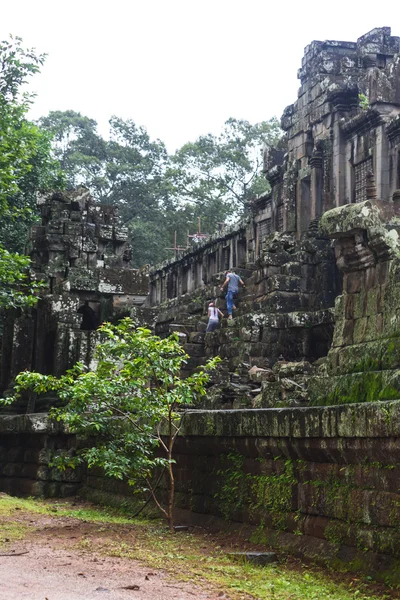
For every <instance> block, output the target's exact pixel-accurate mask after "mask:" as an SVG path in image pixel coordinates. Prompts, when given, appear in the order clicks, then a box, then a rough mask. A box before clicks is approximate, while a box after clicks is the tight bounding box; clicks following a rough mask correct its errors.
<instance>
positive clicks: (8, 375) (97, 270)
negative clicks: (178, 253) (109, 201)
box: [0, 189, 151, 412]
mask: <svg viewBox="0 0 400 600" xmlns="http://www.w3.org/2000/svg"><path fill="white" fill-rule="evenodd" d="M38 206H39V208H40V211H41V217H42V223H41V225H38V226H35V227H33V228H32V232H31V239H30V244H29V248H28V252H29V255H30V257H31V260H32V265H31V267H32V268H31V277H32V279H34V280H37V281H42V282H43V283H44V284H45V287H44V289H43V290H42V292H41V293H40V300H39V302H38V304H37V305H36V306H35V308H33V309H32V310H31V311H30V312H29V313H26V314H22V315H21V313H20V312H19V311H17V310H15V311H11V310H10V311H7V313H6V315H5V319H4V326H3V331H2V348H1V370H0V391H1V392H4V391H5V390H7V388H8V386H10V384H12V381H13V378H14V377H15V376H16V375H17V374H18V373H19V372H20V371H22V370H24V369H28V370H36V371H38V372H40V373H45V374H54V375H57V376H59V375H62V374H63V373H65V371H66V370H67V369H68V368H71V367H72V366H73V365H74V364H75V363H76V362H77V361H81V362H83V363H85V364H87V365H89V364H90V363H91V361H92V359H93V354H94V348H95V343H96V339H97V337H96V331H95V330H96V329H97V327H98V326H99V325H100V324H101V323H102V322H104V321H107V320H115V319H118V318H120V317H122V316H126V315H127V314H129V313H130V311H131V310H132V308H133V307H141V306H142V304H143V303H144V301H145V300H146V298H147V296H148V268H144V269H141V270H138V269H133V268H131V266H130V258H131V247H130V245H129V243H128V236H127V230H126V228H125V227H122V226H121V225H119V223H118V219H117V214H116V209H115V208H114V207H113V206H102V205H98V204H95V203H94V201H93V199H92V198H91V196H90V194H89V191H88V190H86V189H78V190H76V191H71V192H49V193H47V194H43V195H41V196H39V198H38ZM142 310H143V309H142ZM150 316H151V315H149V317H150ZM35 404H36V406H35ZM46 406H48V402H38V403H37V402H36V400H35V399H34V398H31V399H30V401H29V402H27V401H21V402H20V403H19V404H18V405H14V406H13V407H11V410H13V411H15V412H25V411H26V410H27V409H28V412H29V411H31V412H32V411H33V410H36V411H37V410H41V409H45V408H46Z"/></svg>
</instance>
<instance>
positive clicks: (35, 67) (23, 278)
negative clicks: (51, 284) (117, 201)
mask: <svg viewBox="0 0 400 600" xmlns="http://www.w3.org/2000/svg"><path fill="white" fill-rule="evenodd" d="M44 60H45V55H43V54H37V53H36V52H35V50H33V49H25V48H24V47H23V46H22V40H21V39H20V38H18V37H16V38H13V37H10V39H9V40H5V41H2V42H0V65H1V73H0V290H1V291H0V309H1V308H14V307H25V306H31V305H32V304H34V303H35V302H36V292H37V285H36V284H35V283H32V284H31V283H29V280H28V277H27V268H28V266H29V262H30V261H29V259H28V258H26V257H24V256H22V255H21V254H20V253H21V252H22V251H23V250H24V243H25V242H26V236H27V230H28V227H29V225H30V224H31V223H32V222H33V220H34V218H35V212H34V210H33V209H34V208H35V192H36V191H37V189H38V188H39V187H42V186H43V187H47V186H51V187H54V186H55V187H57V186H61V185H62V184H63V180H62V176H61V172H60V169H59V167H58V164H57V162H56V161H54V160H53V159H52V158H51V156H50V135H49V134H48V132H45V131H42V130H41V129H39V127H37V126H36V125H35V124H34V123H31V122H30V121H28V120H27V118H26V114H27V111H28V109H29V107H30V105H31V103H32V101H33V95H32V94H29V93H27V92H22V88H23V86H24V84H25V83H26V82H27V80H28V79H29V77H31V76H32V75H34V74H35V73H38V72H39V70H40V67H41V65H42V64H43V62H44Z"/></svg>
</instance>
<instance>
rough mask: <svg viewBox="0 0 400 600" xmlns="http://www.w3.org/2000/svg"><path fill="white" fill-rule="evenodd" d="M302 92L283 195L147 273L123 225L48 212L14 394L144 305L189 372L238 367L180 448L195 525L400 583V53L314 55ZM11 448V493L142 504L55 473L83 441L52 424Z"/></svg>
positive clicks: (19, 336)
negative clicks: (239, 288)
mask: <svg viewBox="0 0 400 600" xmlns="http://www.w3.org/2000/svg"><path fill="white" fill-rule="evenodd" d="M299 78H300V81H301V87H300V90H299V95H298V99H297V101H296V102H295V103H294V104H293V105H291V106H289V107H287V108H286V109H285V111H284V114H283V117H282V127H283V129H284V131H285V132H286V133H285V135H286V138H285V144H286V149H285V150H284V151H278V150H273V151H270V152H269V153H267V154H266V156H265V174H266V177H267V179H268V180H269V182H270V184H271V192H270V193H269V194H267V195H265V196H263V197H260V198H258V199H256V200H255V201H254V202H253V204H252V207H251V209H252V212H251V216H250V217H249V218H248V219H246V220H245V221H243V222H242V223H240V224H238V225H237V226H236V227H234V228H232V229H231V230H229V231H228V230H226V231H225V232H224V234H223V235H219V236H215V237H211V238H209V239H207V240H206V241H205V242H203V243H202V244H201V245H199V246H198V247H196V248H195V249H192V250H190V251H188V252H186V253H185V254H184V255H183V256H181V257H180V258H179V259H177V260H171V261H169V262H167V263H165V264H163V265H159V266H157V267H154V268H152V269H151V270H150V273H147V272H146V271H145V270H144V271H135V270H133V269H131V268H130V266H129V247H128V245H127V240H126V234H125V233H124V231H121V230H120V229H119V227H118V226H117V224H116V220H115V214H114V212H113V210H112V208H110V207H99V206H96V205H94V204H93V203H92V201H91V200H90V198H89V197H88V194H87V192H82V191H79V192H76V193H74V194H69V193H68V194H57V195H53V196H51V195H50V196H48V197H45V198H43V199H42V200H41V202H42V216H43V223H42V225H41V226H40V227H38V228H36V230H34V232H33V234H32V258H33V261H34V270H35V272H36V274H37V277H38V278H40V279H44V280H45V281H47V282H48V285H49V289H48V292H47V293H46V294H45V295H44V297H43V299H42V300H41V301H40V303H39V304H38V307H37V308H36V309H35V310H34V311H33V312H32V315H31V316H29V317H28V316H21V315H18V314H13V315H11V318H9V319H8V320H7V322H6V324H5V329H4V334H3V352H2V382H3V388H7V387H8V386H9V385H10V383H12V379H13V377H14V376H15V374H16V373H17V372H18V371H19V370H21V369H24V368H29V369H32V368H34V369H37V370H39V371H42V372H45V373H49V372H52V373H56V374H59V373H62V372H63V371H64V370H65V369H66V368H67V367H68V366H70V365H72V364H73V362H75V360H77V359H81V360H82V359H83V360H84V361H86V362H90V360H91V357H92V350H93V346H94V343H95V337H96V333H95V331H94V327H95V325H96V323H99V322H101V321H103V320H105V319H118V317H119V316H121V315H125V314H129V311H130V310H131V308H132V307H133V306H136V307H139V309H140V310H139V312H140V316H141V319H142V321H144V322H145V321H147V322H148V323H151V325H152V326H153V324H154V327H155V331H156V333H158V334H160V335H167V334H168V333H169V332H171V331H176V332H178V335H179V338H180V340H181V343H182V344H184V345H185V348H186V350H187V352H188V354H189V355H190V359H189V360H188V363H187V367H186V368H187V370H188V371H190V370H193V369H196V368H197V367H198V366H200V365H202V364H204V362H205V360H206V359H207V357H208V356H210V355H213V354H219V355H220V356H221V357H222V358H223V363H222V368H221V370H220V371H219V372H218V373H217V375H216V376H215V377H214V380H213V384H212V386H211V387H210V389H209V390H208V394H207V397H206V401H205V404H203V406H201V407H196V409H195V410H192V411H188V413H187V414H186V415H185V419H184V423H183V430H182V435H180V436H179V437H178V438H177V444H176V465H175V481H176V491H177V501H178V504H179V506H180V507H181V508H184V509H188V511H190V513H189V512H188V513H187V514H189V517H188V518H189V519H190V521H191V522H200V523H204V522H208V519H209V518H210V515H214V516H218V517H221V516H222V517H224V518H225V519H230V520H232V521H235V522H237V523H242V524H246V527H247V529H246V531H247V532H248V531H249V530H250V528H251V527H253V529H252V531H253V535H254V536H255V537H254V538H253V539H255V540H256V541H258V542H259V543H263V542H266V543H268V544H273V545H280V546H283V547H284V548H285V549H287V550H289V551H291V552H293V551H295V552H298V553H302V554H307V555H308V556H311V557H313V558H316V559H318V560H325V561H328V562H330V563H331V564H333V566H335V567H338V566H340V567H342V566H344V567H345V568H346V569H352V570H356V571H359V570H364V571H365V572H366V573H367V574H368V575H373V576H375V577H377V578H381V579H382V580H384V581H386V582H388V581H389V582H394V583H399V581H400V578H399V573H400V570H399V566H400V534H399V531H400V529H399V528H400V511H399V506H400V494H399V483H398V482H399V476H400V470H399V461H400V400H399V398H400V340H399V337H400V335H399V334H400V243H399V229H400V208H399V206H400V38H398V37H393V36H391V32H390V29H389V28H379V29H375V30H373V31H371V32H369V33H368V34H366V35H364V36H363V37H361V38H359V40H358V41H357V42H355V43H353V42H337V41H335V42H334V41H328V42H313V43H312V44H311V45H310V46H308V47H307V48H306V51H305V56H304V58H303V62H302V67H301V69H300V71H299ZM228 267H235V268H236V269H237V271H238V272H239V273H240V274H241V276H242V277H243V278H244V279H245V280H246V291H245V293H244V294H243V293H242V295H241V297H239V302H238V309H237V311H236V313H235V318H234V319H233V320H232V321H228V320H226V319H225V320H224V321H223V323H222V326H221V328H220V329H219V330H217V331H216V332H214V333H210V334H207V335H205V334H204V330H205V322H206V317H205V314H206V308H207V304H208V302H209V301H210V300H214V299H215V298H217V305H218V306H219V307H221V308H222V309H224V307H225V302H224V299H223V298H221V297H219V294H220V292H219V289H220V285H221V282H222V281H223V279H224V271H225V269H227V268H228ZM86 302H87V303H86ZM183 375H185V374H183ZM380 401H384V402H380ZM50 402H51V399H43V398H39V399H30V400H29V401H25V402H22V403H21V404H20V405H19V406H17V407H15V409H14V410H16V411H17V412H18V411H19V412H20V413H26V412H32V411H33V410H35V411H44V410H45V409H46V407H47V406H48V405H49V403H50ZM327 405H329V406H327ZM339 405H340V406H339ZM218 409H229V410H218ZM232 409H238V410H232ZM0 435H1V437H0V490H2V491H3V490H4V491H7V492H10V493H20V494H43V495H50V496H51V495H53V496H63V495H68V494H71V493H75V492H76V491H77V490H80V491H81V492H82V491H83V492H84V493H86V495H87V496H88V497H90V498H92V499H95V500H99V499H100V500H101V501H107V502H111V501H114V500H115V494H116V493H117V494H120V495H125V498H126V495H128V494H129V491H128V490H127V485H126V484H125V482H114V481H113V482H112V485H111V486H110V483H109V481H108V480H106V479H105V478H104V476H103V474H102V473H101V472H90V473H89V474H87V473H85V472H84V471H79V472H78V471H67V472H66V473H63V474H60V473H59V472H58V471H56V469H54V468H52V467H51V466H49V460H50V458H51V455H52V451H53V449H54V448H71V447H74V445H75V444H76V443H77V442H76V440H75V438H74V436H73V435H72V434H68V433H66V432H65V431H63V430H61V429H60V424H58V423H52V422H50V421H49V420H48V419H47V418H46V416H45V415H43V414H42V415H41V414H39V415H37V414H36V415H26V414H20V415H14V416H12V415H5V416H4V415H3V416H0Z"/></svg>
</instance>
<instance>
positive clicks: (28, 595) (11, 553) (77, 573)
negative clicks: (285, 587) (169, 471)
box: [0, 498, 227, 600]
mask: <svg viewBox="0 0 400 600" xmlns="http://www.w3.org/2000/svg"><path fill="white" fill-rule="evenodd" d="M0 500H1V498H0ZM15 511H16V512H15V513H14V514H13V515H12V516H11V517H7V518H6V519H4V520H1V521H0V542H3V543H2V544H0V600H101V599H103V598H104V599H105V600H136V599H140V600H150V599H151V600H172V599H175V600H214V599H216V598H218V600H220V599H221V597H224V598H227V596H225V595H224V594H220V595H219V596H218V593H217V594H216V593H213V592H212V591H211V588H210V586H208V585H207V584H205V587H204V590H202V589H200V587H199V586H195V585H192V584H190V583H185V582H182V581H175V580H174V579H173V578H171V576H170V575H168V574H167V573H165V572H163V571H162V569H151V568H149V567H146V566H143V564H142V563H140V562H139V561H137V560H134V559H132V558H120V557H113V556H105V555H104V552H103V553H102V552H101V546H102V543H103V542H104V541H105V540H107V541H110V539H111V540H113V539H114V540H116V539H117V538H118V539H119V534H118V529H122V535H123V534H124V531H123V530H124V529H125V528H121V527H120V528H118V526H115V525H107V524H106V525H104V524H103V526H102V527H101V525H102V524H101V523H100V524H94V523H88V522H85V521H82V520H78V519H74V518H68V517H63V518H57V516H54V517H53V516H49V515H43V514H32V513H30V512H25V511H24V510H20V509H15ZM14 515H15V516H14ZM10 520H11V521H12V523H13V526H17V527H22V528H24V534H23V539H22V540H19V541H14V542H13V541H11V540H10V541H8V540H7V537H6V536H7V529H6V525H7V523H8V522H9V521H10ZM99 530H100V531H103V533H101V532H100V533H99ZM88 537H90V540H91V545H90V549H89V548H87V549H85V547H84V543H85V540H86V541H87V540H88ZM4 542H5V543H4ZM80 545H81V546H80Z"/></svg>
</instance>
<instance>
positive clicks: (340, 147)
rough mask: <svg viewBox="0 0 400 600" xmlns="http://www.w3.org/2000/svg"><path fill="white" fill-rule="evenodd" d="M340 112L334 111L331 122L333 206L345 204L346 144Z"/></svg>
mask: <svg viewBox="0 0 400 600" xmlns="http://www.w3.org/2000/svg"><path fill="white" fill-rule="evenodd" d="M342 116H343V115H342V113H341V112H339V111H336V112H335V113H334V122H333V147H332V162H333V196H334V204H335V206H342V205H343V204H346V144H345V140H344V135H343V133H342V131H341V128H340V119H341V118H342Z"/></svg>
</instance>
